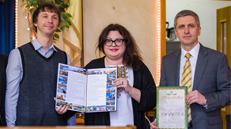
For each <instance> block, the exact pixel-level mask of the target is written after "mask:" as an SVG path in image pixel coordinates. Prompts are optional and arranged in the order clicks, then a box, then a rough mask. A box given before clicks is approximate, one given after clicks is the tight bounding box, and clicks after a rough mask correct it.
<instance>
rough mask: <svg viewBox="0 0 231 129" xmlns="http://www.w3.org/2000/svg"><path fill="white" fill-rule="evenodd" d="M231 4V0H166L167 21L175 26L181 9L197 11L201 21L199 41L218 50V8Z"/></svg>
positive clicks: (170, 25) (171, 25)
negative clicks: (175, 20)
mask: <svg viewBox="0 0 231 129" xmlns="http://www.w3.org/2000/svg"><path fill="white" fill-rule="evenodd" d="M230 5H231V1H208V0H166V21H168V22H169V27H173V26H174V25H173V24H174V17H175V15H176V14H177V13H178V12H180V11H181V10H184V9H188V10H192V11H194V12H196V13H197V15H198V16H199V18H200V23H201V35H200V36H199V42H201V43H202V44H203V45H204V46H206V47H209V48H212V49H215V50H216V10H217V9H219V8H223V7H227V6H230Z"/></svg>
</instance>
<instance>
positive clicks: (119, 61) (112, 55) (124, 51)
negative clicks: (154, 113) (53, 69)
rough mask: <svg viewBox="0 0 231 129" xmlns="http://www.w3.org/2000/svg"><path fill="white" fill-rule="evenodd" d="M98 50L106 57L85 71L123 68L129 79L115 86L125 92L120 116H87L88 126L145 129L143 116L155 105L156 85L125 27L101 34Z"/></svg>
mask: <svg viewBox="0 0 231 129" xmlns="http://www.w3.org/2000/svg"><path fill="white" fill-rule="evenodd" d="M97 49H98V50H99V52H103V53H104V54H105V56H104V57H103V58H99V59H95V60H92V61H91V62H90V63H88V64H87V65H86V66H85V68H86V69H89V68H105V67H107V66H108V65H117V66H118V65H124V66H125V67H126V68H127V69H128V70H127V72H128V76H129V77H128V78H118V79H116V80H115V82H114V85H115V86H116V87H117V89H122V92H121V94H120V95H119V96H120V97H118V99H117V112H103V113H87V114H85V125H111V126H126V125H135V126H137V129H145V128H146V127H145V117H144V112H147V111H149V110H151V109H153V108H154V107H155V105H156V85H155V82H154V80H153V78H152V75H151V73H150V71H149V70H148V68H147V66H146V65H145V64H144V63H143V62H142V58H141V56H140V53H139V48H138V46H137V45H136V43H135V40H134V38H133V37H132V36H131V34H130V33H129V31H128V30H127V29H125V28H124V27H123V26H121V25H119V24H110V25H108V26H107V27H106V28H105V29H104V30H103V31H102V32H101V34H100V36H99V40H98V44H97Z"/></svg>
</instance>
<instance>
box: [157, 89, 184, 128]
mask: <svg viewBox="0 0 231 129" xmlns="http://www.w3.org/2000/svg"><path fill="white" fill-rule="evenodd" d="M156 91H157V94H156V99H157V101H156V102H157V104H156V118H157V119H156V124H157V126H158V127H159V128H160V129H173V128H174V129H188V104H187V103H186V101H185V97H186V95H187V94H188V92H187V91H188V90H187V87H186V86H168V87H157V90H156Z"/></svg>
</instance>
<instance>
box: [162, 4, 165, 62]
mask: <svg viewBox="0 0 231 129" xmlns="http://www.w3.org/2000/svg"><path fill="white" fill-rule="evenodd" d="M164 55H166V0H161V57H163V56H164Z"/></svg>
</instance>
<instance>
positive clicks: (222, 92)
mask: <svg viewBox="0 0 231 129" xmlns="http://www.w3.org/2000/svg"><path fill="white" fill-rule="evenodd" d="M180 55H181V49H179V50H177V51H175V52H173V53H171V54H169V55H166V56H164V57H163V58H162V66H161V80H160V86H179V85H180V84H179V75H180V74H181V73H179V71H180ZM230 87H231V84H230V68H229V66H228V61H227V57H226V56H225V55H224V54H222V53H220V52H217V51H215V50H212V49H209V48H206V47H204V46H202V45H201V44H200V50H199V54H198V58H197V63H196V69H195V76H194V83H193V90H198V91H199V92H200V93H201V94H202V95H204V96H205V98H206V100H207V105H208V106H207V109H206V108H205V107H203V106H202V105H199V104H197V103H194V104H191V105H190V107H191V116H192V124H193V128H194V129H223V126H222V124H223V123H222V117H221V108H222V107H225V106H227V105H229V104H230V101H231V100H230Z"/></svg>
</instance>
